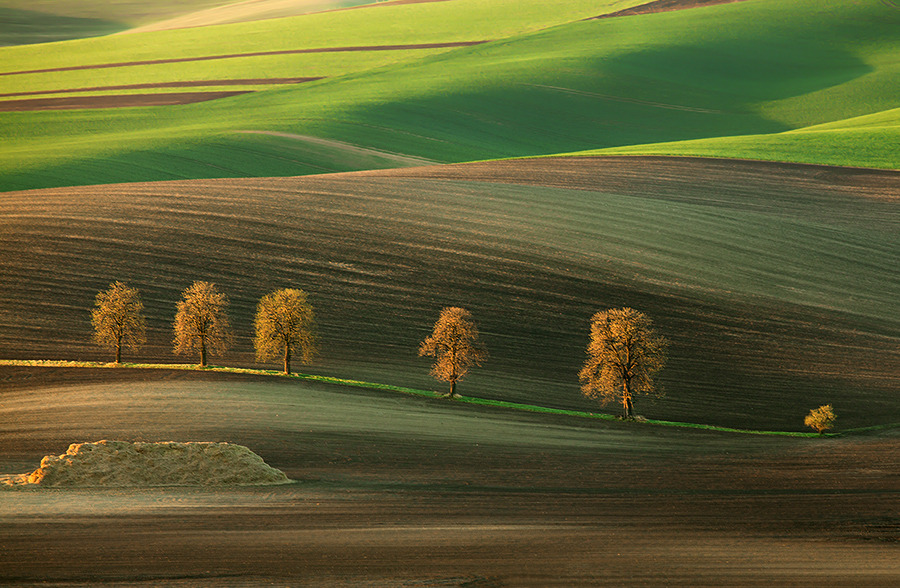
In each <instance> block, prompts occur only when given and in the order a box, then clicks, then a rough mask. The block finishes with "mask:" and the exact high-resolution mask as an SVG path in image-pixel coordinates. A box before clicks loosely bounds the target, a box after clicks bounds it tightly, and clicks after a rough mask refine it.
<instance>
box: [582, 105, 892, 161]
mask: <svg viewBox="0 0 900 588" xmlns="http://www.w3.org/2000/svg"><path fill="white" fill-rule="evenodd" d="M898 152H900V109H893V110H887V111H884V112H879V113H876V114H872V115H868V116H861V117H856V118H852V119H848V120H843V121H837V122H833V123H826V124H822V125H816V126H812V127H807V128H803V129H798V130H795V131H787V132H784V133H775V134H770V135H747V136H741V137H716V138H712V139H698V140H694V141H678V142H672V143H656V144H652V145H633V146H629V147H612V148H608V149H591V150H588V151H582V152H579V153H573V154H571V155H650V154H652V155H675V156H696V157H733V158H738V159H773V160H777V161H793V162H798V163H804V162H810V161H816V162H819V163H824V164H829V165H854V166H860V167H878V168H886V169H896V168H897V167H898V161H897V155H896V154H897V153H898Z"/></svg>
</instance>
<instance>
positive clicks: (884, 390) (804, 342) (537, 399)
mask: <svg viewBox="0 0 900 588" xmlns="http://www.w3.org/2000/svg"><path fill="white" fill-rule="evenodd" d="M898 194H900V173H897V172H890V171H872V170H857V169H840V168H827V167H816V166H800V165H781V164H773V163H760V162H738V161H726V160H702V159H677V158H562V159H559V158H548V159H535V160H518V161H508V162H494V163H483V164H470V165H456V166H436V167H422V168H408V169H404V170H391V171H385V172H360V173H352V174H335V175H327V176H317V177H302V178H272V179H240V180H200V181H188V182H163V183H151V184H131V185H111V186H94V187H78V188H66V189H53V190H43V191H32V192H18V193H5V194H3V195H2V196H0V217H2V223H0V259H2V260H3V262H2V263H3V268H4V273H5V275H6V276H7V279H5V280H3V281H2V283H0V309H2V315H0V319H2V325H3V328H2V329H0V354H2V356H3V357H6V358H49V359H92V360H100V359H109V358H110V354H109V352H105V351H103V350H101V349H99V348H97V347H95V346H93V345H92V344H91V343H90V336H91V326H90V309H91V307H92V306H93V303H94V297H95V295H96V293H97V292H98V291H100V290H102V289H105V288H107V287H108V285H109V284H110V283H111V282H113V281H115V280H122V281H124V282H126V283H128V284H130V285H132V286H135V287H137V288H139V289H140V290H141V292H142V296H143V299H144V304H145V307H146V313H147V316H148V345H147V346H146V347H145V348H144V349H143V350H142V351H141V352H140V353H138V354H134V353H130V352H127V351H126V354H125V360H126V361H130V360H142V361H143V360H153V361H177V362H191V361H196V358H191V357H174V356H173V355H172V353H171V340H172V335H171V324H172V323H171V321H172V319H173V316H174V312H175V303H176V302H177V301H178V299H179V298H180V292H181V291H182V290H183V289H184V288H186V287H187V286H189V285H190V284H191V283H192V282H193V281H194V280H210V281H213V282H215V283H216V284H217V285H218V286H219V288H220V289H221V290H223V291H224V292H225V293H227V295H228V296H229V297H230V301H231V306H230V308H229V312H230V315H231V322H232V325H233V326H234V330H235V334H236V344H235V346H234V348H233V349H232V350H231V351H230V352H229V353H228V354H226V355H225V356H223V357H219V358H214V359H213V360H212V361H213V362H214V363H218V364H224V365H250V366H252V365H256V364H255V363H254V362H255V360H254V354H253V347H252V339H251V335H252V324H253V316H254V313H255V309H256V304H257V302H258V301H259V299H260V298H261V297H262V296H263V295H265V294H266V293H268V292H270V291H272V290H274V289H277V288H282V287H301V288H303V289H305V290H306V291H307V292H308V293H309V295H310V300H311V302H312V304H313V305H314V307H315V309H316V312H317V316H318V321H319V325H320V334H321V343H322V355H321V357H320V359H319V360H318V361H317V363H316V364H315V365H313V366H310V367H302V366H299V365H295V366H294V367H295V369H298V370H306V371H312V372H314V373H325V374H328V375H335V376H340V377H346V378H352V379H362V380H370V381H377V382H384V383H391V384H395V385H405V386H411V387H416V388H426V389H438V390H439V389H443V387H444V385H443V384H442V383H438V382H435V381H434V380H432V379H431V378H430V377H429V375H428V368H429V362H428V361H427V360H426V359H423V358H419V357H417V355H416V350H417V349H418V345H419V342H420V341H421V340H422V339H423V338H424V337H425V336H426V335H427V334H428V332H429V331H430V329H431V327H432V325H433V324H434V321H435V320H436V318H437V315H438V313H439V311H440V309H441V308H442V307H444V306H453V305H457V306H463V307H465V308H467V309H469V310H470V311H471V312H472V314H473V316H474V319H475V320H476V322H477V323H478V325H479V329H480V331H481V333H482V336H483V340H484V342H485V344H486V346H487V348H488V350H489V352H490V354H491V357H490V359H489V360H488V361H487V362H485V364H484V366H483V367H481V368H476V369H473V370H472V372H471V373H470V375H469V376H468V377H467V379H465V380H464V381H463V382H462V383H461V384H460V389H459V391H460V392H461V393H462V394H466V395H471V396H483V397H489V398H499V399H505V400H512V401H518V402H526V403H530V404H540V405H548V406H554V407H562V408H572V409H579V410H588V411H594V410H600V407H599V406H597V405H596V403H592V402H590V401H588V400H587V399H585V398H583V397H582V396H581V394H580V391H579V386H578V381H577V372H578V369H579V367H580V365H581V363H582V361H583V357H584V349H585V346H586V343H587V337H588V321H589V319H590V317H591V315H592V314H593V313H594V312H596V311H597V310H600V309H603V308H609V307H619V306H631V307H634V308H637V309H639V310H641V311H643V312H646V313H647V314H648V315H649V316H651V317H652V318H653V320H654V321H655V322H656V325H657V326H658V328H659V329H660V330H661V332H662V333H663V334H664V335H665V336H666V337H668V338H669V339H670V341H671V348H670V354H669V355H670V358H669V362H668V366H667V367H666V369H665V370H664V371H663V372H662V373H661V375H660V381H661V383H662V384H663V385H664V386H665V389H666V396H665V397H663V398H661V399H657V398H647V397H640V398H638V399H637V400H636V410H637V413H638V414H641V415H644V416H647V417H649V418H657V419H666V420H677V421H689V422H696V423H708V424H717V425H725V426H732V427H739V428H761V429H782V430H784V429H787V430H803V428H804V427H803V416H804V415H805V414H806V413H807V412H808V411H809V410H810V409H812V408H816V407H818V406H819V405H821V404H826V403H832V404H833V405H834V407H835V410H836V412H837V413H838V415H839V425H838V426H839V428H842V429H845V428H854V427H864V426H870V425H882V424H888V423H896V422H900V394H898V391H900V352H898V348H900V346H898V324H897V316H898V315H900V313H898V309H897V300H898V299H900V292H898V290H900V285H898V283H897V274H896V267H898V265H900V260H898V251H900V247H898V244H897V231H896V227H897V226H898V220H897V219H898V216H897V215H898V213H897V195H898ZM606 410H607V411H611V412H618V410H619V407H617V406H609V407H607V408H606Z"/></svg>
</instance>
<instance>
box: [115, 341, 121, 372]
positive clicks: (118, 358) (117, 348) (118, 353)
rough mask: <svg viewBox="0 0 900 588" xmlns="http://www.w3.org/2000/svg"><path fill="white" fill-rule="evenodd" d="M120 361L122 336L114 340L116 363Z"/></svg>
mask: <svg viewBox="0 0 900 588" xmlns="http://www.w3.org/2000/svg"><path fill="white" fill-rule="evenodd" d="M120 363H122V338H121V337H119V340H118V341H116V364H117V365H118V364H120Z"/></svg>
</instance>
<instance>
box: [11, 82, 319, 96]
mask: <svg viewBox="0 0 900 588" xmlns="http://www.w3.org/2000/svg"><path fill="white" fill-rule="evenodd" d="M321 79H323V78H321V77H319V78H250V79H234V80H185V81H181V82H155V83H147V84H125V85H120V86H92V87H89V88H63V89H55V90H38V91H34V92H12V93H9V94H0V98H8V97H12V96H39V95H42V94H75V93H81V92H109V91H112V90H149V89H154V88H192V87H212V86H263V85H281V84H302V83H304V82H314V81H316V80H321Z"/></svg>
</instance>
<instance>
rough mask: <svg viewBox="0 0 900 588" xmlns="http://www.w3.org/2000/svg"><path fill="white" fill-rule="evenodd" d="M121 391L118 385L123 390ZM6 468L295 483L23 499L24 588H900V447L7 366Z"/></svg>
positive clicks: (284, 387)
mask: <svg viewBox="0 0 900 588" xmlns="http://www.w3.org/2000/svg"><path fill="white" fill-rule="evenodd" d="M107 378H108V379H107ZM0 382H2V386H0V399H2V403H0V415H2V417H3V421H4V422H7V423H9V426H8V427H4V428H3V429H0V471H3V472H5V471H7V470H9V469H10V468H18V467H19V464H22V463H26V462H28V461H29V460H34V459H39V458H40V457H39V456H40V455H41V454H43V453H46V452H52V451H57V450H60V447H61V448H62V449H64V448H65V445H66V444H67V443H68V442H70V441H72V440H73V439H72V437H79V438H80V437H85V436H90V435H94V434H100V433H104V434H107V433H108V434H110V435H113V434H114V435H117V436H119V437H122V436H128V435H131V436H134V435H138V434H139V435H141V436H143V437H146V438H150V439H168V438H173V437H174V438H178V439H207V440H208V439H216V440H227V441H229V442H235V443H241V444H244V445H246V446H248V447H251V448H252V449H253V450H254V451H256V452H258V453H259V454H260V455H262V456H263V457H264V458H265V459H266V461H267V462H268V463H270V464H271V465H273V466H274V467H278V468H279V469H282V470H283V471H285V473H287V474H288V476H289V477H291V478H292V479H294V480H296V483H294V484H291V485H287V486H278V487H270V488H230V489H229V488H226V489H216V490H212V489H189V488H188V489H186V488H154V489H103V488H91V489H67V490H41V489H35V490H30V491H21V490H20V491H4V492H0V524H2V525H3V536H4V549H3V550H0V578H2V579H3V583H4V584H15V583H24V584H35V583H54V584H61V585H98V584H104V583H113V584H116V585H126V586H131V585H145V584H156V585H159V584H164V585H174V586H200V585H203V586H209V585H223V586H253V585H271V584H276V585H315V586H596V585H608V586H647V585H675V586H772V585H777V586H792V585H806V584H815V585H821V586H895V585H896V583H897V581H898V580H900V551H898V549H900V510H898V508H897V505H898V499H900V479H898V476H897V472H898V468H900V463H898V458H900V445H898V443H900V438H898V437H897V435H896V432H894V433H890V432H886V433H882V434H880V435H871V436H857V437H848V438H845V439H795V438H767V437H760V436H752V435H734V434H724V433H714V432H708V431H694V430H688V429H669V428H659V427H648V426H645V425H639V424H629V423H616V422H600V421H590V420H588V419H573V418H569V417H554V416H548V415H533V414H523V413H518V412H511V411H503V410H496V409H489V408H479V407H474V406H464V405H458V404H455V403H451V402H447V401H440V400H431V401H429V400H423V399H414V398H408V397H403V396H396V395H394V394H391V393H379V392H373V391H365V390H358V389H343V388H340V387H335V386H327V387H325V386H321V385H313V384H300V383H293V382H288V381H284V380H278V379H272V378H261V377H249V376H241V375H225V374H211V373H190V372H166V371H154V370H126V369H121V370H112V369H103V370H89V369H68V370H61V369H45V368H8V367H3V368H0Z"/></svg>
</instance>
